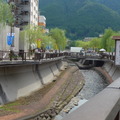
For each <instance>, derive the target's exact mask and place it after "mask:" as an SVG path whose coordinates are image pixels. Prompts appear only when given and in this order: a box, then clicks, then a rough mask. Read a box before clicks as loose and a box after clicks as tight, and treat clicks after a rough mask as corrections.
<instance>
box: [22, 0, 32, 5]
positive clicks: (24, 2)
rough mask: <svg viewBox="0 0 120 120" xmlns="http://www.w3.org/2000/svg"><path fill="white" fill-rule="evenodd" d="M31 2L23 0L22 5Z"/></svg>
mask: <svg viewBox="0 0 120 120" xmlns="http://www.w3.org/2000/svg"><path fill="white" fill-rule="evenodd" d="M29 3H30V2H29V0H21V5H28V4H29Z"/></svg>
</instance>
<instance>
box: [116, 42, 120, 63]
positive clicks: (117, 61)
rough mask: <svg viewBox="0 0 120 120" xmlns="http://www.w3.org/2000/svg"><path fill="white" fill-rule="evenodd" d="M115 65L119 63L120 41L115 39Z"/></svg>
mask: <svg viewBox="0 0 120 120" xmlns="http://www.w3.org/2000/svg"><path fill="white" fill-rule="evenodd" d="M115 65H120V41H118V40H116V55H115Z"/></svg>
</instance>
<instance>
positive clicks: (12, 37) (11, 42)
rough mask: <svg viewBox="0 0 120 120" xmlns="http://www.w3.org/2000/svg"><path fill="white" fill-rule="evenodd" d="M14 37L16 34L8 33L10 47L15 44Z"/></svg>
mask: <svg viewBox="0 0 120 120" xmlns="http://www.w3.org/2000/svg"><path fill="white" fill-rule="evenodd" d="M14 35H15V33H8V34H7V44H8V45H12V44H13V40H14Z"/></svg>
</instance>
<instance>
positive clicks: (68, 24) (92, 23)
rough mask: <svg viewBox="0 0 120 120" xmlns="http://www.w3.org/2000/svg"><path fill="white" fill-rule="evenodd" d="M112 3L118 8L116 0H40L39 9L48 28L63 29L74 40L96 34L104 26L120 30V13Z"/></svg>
mask: <svg viewBox="0 0 120 120" xmlns="http://www.w3.org/2000/svg"><path fill="white" fill-rule="evenodd" d="M101 1H102V2H101ZM106 1H107V2H106ZM108 3H109V4H108ZM112 3H114V4H115V3H116V4H118V3H119V4H118V5H117V6H118V8H120V7H119V5H120V1H118V0H41V1H40V11H41V14H43V15H45V16H46V18H47V27H48V28H55V27H59V28H61V29H65V30H66V34H67V37H68V38H70V39H72V40H76V39H81V38H84V37H94V36H98V35H99V34H102V33H103V32H104V29H106V28H112V29H113V30H120V14H119V13H118V12H119V11H117V10H116V11H115V9H113V8H112V7H113V6H112ZM106 4H107V5H106ZM110 6H112V7H110ZM114 6H115V5H114Z"/></svg>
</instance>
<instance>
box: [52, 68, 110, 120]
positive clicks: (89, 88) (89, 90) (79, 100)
mask: <svg viewBox="0 0 120 120" xmlns="http://www.w3.org/2000/svg"><path fill="white" fill-rule="evenodd" d="M80 71H81V72H82V74H83V76H84V78H85V85H84V87H83V89H82V90H81V91H80V92H79V94H78V95H77V96H76V97H74V98H73V99H72V100H71V101H70V103H69V104H68V105H67V106H65V108H64V109H63V110H62V111H61V112H60V113H59V115H57V116H56V117H55V119H54V120H61V119H62V118H63V117H64V116H65V115H66V114H69V113H71V112H73V111H74V110H75V109H77V108H78V107H80V106H81V105H82V104H84V103H85V102H87V101H88V100H89V99H90V98H92V97H94V96H95V95H96V94H97V93H99V92H100V91H102V90H103V89H104V88H105V87H106V86H107V85H108V84H107V82H106V80H105V78H104V76H102V75H101V74H99V73H98V72H96V71H95V70H80Z"/></svg>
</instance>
